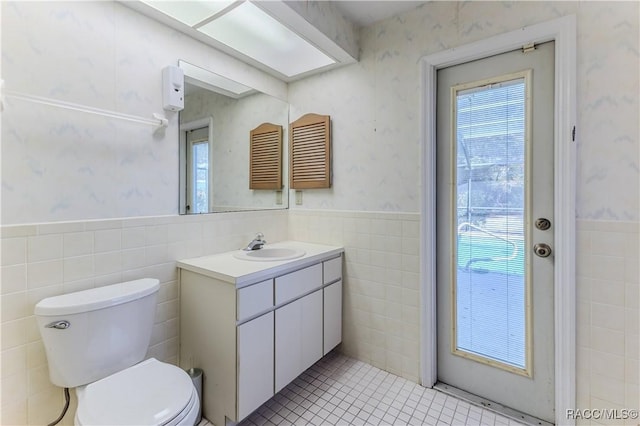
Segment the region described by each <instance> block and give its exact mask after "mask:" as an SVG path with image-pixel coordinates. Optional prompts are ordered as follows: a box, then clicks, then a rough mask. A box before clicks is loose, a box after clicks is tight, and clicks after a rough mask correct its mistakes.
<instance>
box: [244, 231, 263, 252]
mask: <svg viewBox="0 0 640 426" xmlns="http://www.w3.org/2000/svg"><path fill="white" fill-rule="evenodd" d="M265 244H267V240H265V239H264V234H263V233H262V232H258V234H257V235H256V237H255V238H254V239H253V240H252V241H251V242H250V243H249V245H247V246H246V247H245V248H244V249H243V250H244V251H251V250H260V249H261V248H262V246H263V245H265Z"/></svg>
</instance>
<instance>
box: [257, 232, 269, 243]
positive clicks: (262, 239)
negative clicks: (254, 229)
mask: <svg viewBox="0 0 640 426" xmlns="http://www.w3.org/2000/svg"><path fill="white" fill-rule="evenodd" d="M255 239H256V240H258V241H264V234H263V233H262V232H258V233H257V234H256V238H255ZM265 242H266V241H265Z"/></svg>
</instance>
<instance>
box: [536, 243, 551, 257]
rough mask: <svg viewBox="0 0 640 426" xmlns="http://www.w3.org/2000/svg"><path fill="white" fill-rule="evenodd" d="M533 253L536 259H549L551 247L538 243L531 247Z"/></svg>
mask: <svg viewBox="0 0 640 426" xmlns="http://www.w3.org/2000/svg"><path fill="white" fill-rule="evenodd" d="M533 251H534V253H535V254H536V256H538V257H549V256H551V247H549V245H548V244H545V243H538V244H536V245H534V246H533Z"/></svg>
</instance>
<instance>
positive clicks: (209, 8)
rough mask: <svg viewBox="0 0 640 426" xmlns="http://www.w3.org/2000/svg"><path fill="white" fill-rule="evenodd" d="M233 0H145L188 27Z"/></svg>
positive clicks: (226, 5) (211, 14)
mask: <svg viewBox="0 0 640 426" xmlns="http://www.w3.org/2000/svg"><path fill="white" fill-rule="evenodd" d="M233 2H234V0H230V1H229V0H216V1H197V0H190V1H184V0H183V1H145V0H143V1H142V3H145V4H148V5H149V6H151V7H153V8H154V9H156V10H159V11H160V12H162V13H164V14H165V15H169V16H170V17H172V18H174V19H177V20H178V21H180V22H182V23H184V24H187V25H189V26H190V27H192V26H194V25H196V24H197V23H199V22H202V21H203V20H205V19H206V18H208V17H210V16H213V15H215V14H216V13H219V12H220V11H222V10H223V9H225V8H226V7H228V6H230V5H231V4H232V3H233Z"/></svg>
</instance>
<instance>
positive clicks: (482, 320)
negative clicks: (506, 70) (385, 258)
mask: <svg viewBox="0 0 640 426" xmlns="http://www.w3.org/2000/svg"><path fill="white" fill-rule="evenodd" d="M460 89H461V90H457V89H454V94H455V95H454V101H455V103H454V105H455V114H454V116H455V132H456V133H455V135H456V136H455V138H456V144H455V146H456V155H455V158H456V161H457V167H456V172H455V174H456V176H455V182H456V185H455V187H454V191H455V201H454V202H455V211H456V214H457V228H456V229H455V230H454V232H455V235H454V238H455V245H454V247H456V250H455V258H456V260H457V262H456V266H455V269H456V271H455V273H454V276H455V282H454V290H455V296H456V297H455V298H454V303H455V304H456V306H455V307H454V310H453V311H454V312H455V314H454V315H455V318H454V319H455V321H454V322H455V332H454V333H453V336H454V342H453V343H454V353H457V354H460V353H461V352H462V353H463V356H470V357H471V358H477V359H478V360H480V361H484V362H495V361H497V362H498V363H499V364H507V365H508V366H513V367H516V368H522V369H524V368H526V352H527V350H526V342H527V339H526V337H527V336H526V332H527V314H526V312H525V306H526V302H527V301H526V294H527V291H526V280H525V255H524V239H525V230H524V229H525V228H524V222H525V220H524V219H525V199H526V191H525V189H526V188H525V153H526V149H525V147H526V145H525V141H526V137H525V136H526V123H525V117H526V114H525V111H526V105H525V99H526V96H525V93H526V87H525V78H524V77H523V78H517V79H515V80H513V79H512V80H509V81H502V82H497V83H496V82H492V83H491V84H485V85H483V86H481V87H473V88H460Z"/></svg>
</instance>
